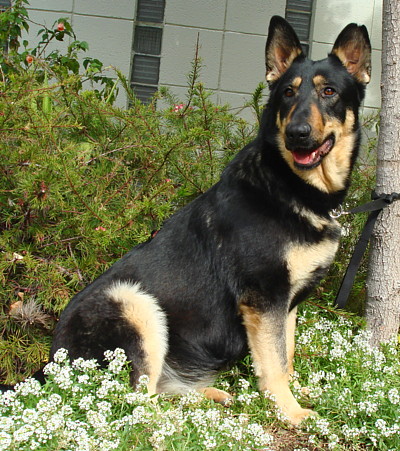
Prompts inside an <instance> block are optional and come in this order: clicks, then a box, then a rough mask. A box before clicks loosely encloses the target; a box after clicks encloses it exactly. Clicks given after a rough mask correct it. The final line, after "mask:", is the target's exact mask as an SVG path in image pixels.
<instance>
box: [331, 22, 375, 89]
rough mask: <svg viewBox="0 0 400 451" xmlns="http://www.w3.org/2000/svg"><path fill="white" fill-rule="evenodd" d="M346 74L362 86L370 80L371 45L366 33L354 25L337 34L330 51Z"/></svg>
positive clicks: (361, 27) (362, 27)
mask: <svg viewBox="0 0 400 451" xmlns="http://www.w3.org/2000/svg"><path fill="white" fill-rule="evenodd" d="M332 54H333V55H336V56H337V57H338V58H339V59H340V61H341V62H342V63H343V65H344V66H345V67H346V69H347V70H348V72H349V73H350V74H352V75H354V77H355V78H356V79H357V80H358V81H359V82H360V83H363V84H365V85H366V84H367V83H369V81H370V79H371V43H370V41H369V36H368V31H367V29H366V28H365V27H364V25H362V26H360V27H359V26H358V25H357V24H355V23H351V24H349V25H347V27H346V28H344V30H343V31H342V32H341V33H340V34H339V36H338V38H337V39H336V42H335V44H334V46H333V49H332Z"/></svg>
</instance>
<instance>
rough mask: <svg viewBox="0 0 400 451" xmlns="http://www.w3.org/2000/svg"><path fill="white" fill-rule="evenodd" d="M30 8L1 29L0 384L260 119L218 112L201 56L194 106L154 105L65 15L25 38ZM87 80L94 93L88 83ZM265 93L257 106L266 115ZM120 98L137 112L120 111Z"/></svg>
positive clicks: (356, 194) (44, 346)
mask: <svg viewBox="0 0 400 451" xmlns="http://www.w3.org/2000/svg"><path fill="white" fill-rule="evenodd" d="M26 3H27V2H26V1H24V0H18V1H17V2H15V4H14V6H13V9H11V10H8V11H6V13H3V14H2V15H1V22H0V25H1V28H0V43H1V44H2V47H3V48H4V49H7V51H5V52H3V53H2V55H1V58H0V63H1V80H0V90H1V94H0V132H1V136H2V138H1V147H0V174H1V176H0V278H1V287H0V378H1V379H2V380H3V381H5V382H7V383H11V382H15V381H16V380H20V379H22V378H24V377H26V375H29V374H32V372H34V371H35V370H36V369H37V368H38V367H39V366H40V365H41V364H43V362H45V361H46V360H47V354H48V349H49V343H50V339H51V331H52V329H53V327H54V324H55V322H56V321H57V318H58V315H59V314H60V312H61V311H62V310H63V308H64V307H65V306H66V304H67V303H68V301H69V299H70V298H71V297H72V296H73V294H74V293H76V292H77V291H79V290H80V289H82V288H83V287H84V286H85V285H87V284H88V283H89V282H90V281H91V280H93V279H94V278H95V277H96V276H98V275H99V274H101V273H102V272H103V271H104V270H105V269H106V268H108V267H109V266H110V264H112V262H114V261H115V260H116V259H118V258H119V257H121V256H122V255H123V254H124V253H126V252H127V251H128V250H129V249H130V248H131V247H132V246H134V245H135V244H137V243H139V242H142V241H144V240H146V239H148V238H149V237H150V235H151V233H152V232H153V231H155V230H158V229H159V228H160V227H161V225H162V222H163V221H164V220H165V219H166V218H167V217H168V216H169V215H170V214H171V213H173V211H174V210H176V209H177V208H179V207H180V206H182V205H184V204H185V203H187V202H189V201H190V200H191V199H193V198H194V197H195V196H197V195H199V194H201V193H202V192H204V191H205V190H207V189H208V188H209V187H210V186H211V185H212V184H213V183H215V182H216V181H217V180H218V178H219V174H220V172H221V170H222V169H223V167H224V166H225V165H226V164H227V162H228V161H229V160H230V159H231V158H232V157H233V155H234V154H235V153H236V152H237V151H238V150H240V149H241V148H242V147H243V146H244V145H245V144H247V143H248V142H249V141H250V140H251V139H252V137H253V136H254V135H255V133H256V128H255V126H256V125H257V124H256V123H257V122H258V121H257V120H255V121H254V122H255V125H253V124H248V123H246V122H245V121H244V120H243V119H241V118H240V117H238V116H237V115H235V114H234V113H233V112H232V111H230V109H229V107H228V106H220V105H216V104H214V103H213V101H212V99H211V95H210V93H209V92H208V91H207V90H206V89H205V87H204V86H203V84H202V83H201V81H200V73H201V62H200V60H199V58H198V56H197V55H194V60H193V65H192V68H191V70H190V72H189V74H188V91H187V96H186V98H185V99H184V100H182V99H177V98H175V97H174V96H172V95H171V94H170V93H169V92H168V90H166V89H161V90H160V92H159V93H158V94H157V95H156V96H155V98H154V99H153V101H152V102H151V103H150V104H149V105H143V104H142V103H140V102H139V101H138V100H137V99H136V98H135V96H134V94H133V92H132V91H131V89H130V88H129V85H128V83H127V81H126V79H125V78H124V76H123V75H122V74H121V73H119V72H118V71H117V70H113V69H109V70H108V72H107V71H106V70H105V69H104V68H103V65H102V63H101V62H100V61H98V60H97V59H95V58H92V57H88V56H85V52H86V51H87V50H88V48H89V46H88V44H87V43H86V42H83V41H79V40H77V39H76V36H75V35H74V32H73V30H72V28H71V26H70V24H69V23H68V22H67V21H66V20H65V19H62V18H61V19H60V20H59V21H58V22H57V23H55V24H54V26H53V27H52V28H51V29H47V28H43V29H42V30H40V31H39V36H40V40H39V44H38V45H37V46H36V47H34V48H30V47H29V42H28V41H22V38H21V36H22V33H23V31H24V30H25V31H29V18H28V14H27V12H26V9H25V5H26ZM66 37H68V38H69V39H70V42H71V44H70V45H69V46H68V49H67V52H66V53H65V54H61V53H60V52H59V51H58V50H54V51H52V52H47V48H48V45H49V43H50V42H51V41H54V40H60V41H61V40H63V39H65V38H66ZM88 83H90V84H92V87H93V89H91V90H86V89H85V88H84V86H87V84H88ZM263 89H264V86H263V85H262V84H260V85H259V86H258V87H257V89H256V90H255V92H254V95H253V98H252V99H251V101H250V102H249V104H248V105H247V106H248V107H251V108H252V109H253V111H254V112H255V119H259V116H260V114H261V112H262V107H261V103H262V95H263ZM118 90H124V91H125V92H126V93H127V95H128V98H129V102H130V108H128V109H126V110H122V109H119V108H116V107H114V106H113V101H114V100H115V96H116V95H117V93H118ZM161 98H162V99H163V104H164V105H167V106H166V107H165V108H164V109H162V110H160V109H157V108H156V107H157V102H159V101H160V99H161ZM368 122H369V123H370V124H372V125H373V124H375V121H374V120H373V119H368ZM372 125H371V126H372ZM369 148H370V149H371V148H374V142H373V141H372V142H370V145H369ZM364 157H365V158H364V159H363V160H362V161H361V163H360V164H359V166H358V167H357V169H356V171H355V173H354V182H353V186H352V191H351V193H350V195H349V202H350V204H352V205H354V204H357V203H359V202H361V201H364V200H367V199H366V198H368V196H369V192H370V188H371V186H372V184H373V177H372V176H371V174H372V170H371V168H372V167H373V165H372V164H371V158H370V155H369V153H368V152H367V153H365V155H364ZM343 221H345V222H344V226H345V229H346V230H349V232H348V234H347V236H345V237H344V240H343V242H342V247H341V250H340V252H339V254H338V258H337V260H336V262H335V264H334V265H333V268H332V270H331V272H330V274H329V275H328V277H327V279H326V281H325V282H324V285H323V287H322V289H321V290H320V291H319V292H318V298H319V300H318V302H322V303H331V299H332V293H334V292H335V291H336V289H337V288H338V281H339V280H340V275H341V274H342V273H343V271H344V268H345V265H346V262H347V259H348V254H349V252H350V251H351V248H352V246H353V245H354V241H355V238H356V236H357V231H358V230H359V229H360V228H361V227H362V224H363V221H364V218H362V217H357V218H350V217H345V218H344V220H343ZM363 271H364V270H363ZM363 271H361V273H360V276H359V279H358V281H357V284H356V289H355V290H354V295H353V301H354V300H355V302H353V305H354V310H356V311H359V310H360V308H361V307H360V304H362V302H361V303H360V302H359V301H360V300H361V301H362V299H363V295H364V293H363V290H364V288H363V280H364V279H363ZM321 298H322V301H321Z"/></svg>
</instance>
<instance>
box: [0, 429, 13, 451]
mask: <svg viewBox="0 0 400 451" xmlns="http://www.w3.org/2000/svg"><path fill="white" fill-rule="evenodd" d="M11 443H12V437H11V435H10V434H8V433H7V432H5V431H2V430H0V450H1V451H3V450H4V451H7V450H9V449H10V448H11Z"/></svg>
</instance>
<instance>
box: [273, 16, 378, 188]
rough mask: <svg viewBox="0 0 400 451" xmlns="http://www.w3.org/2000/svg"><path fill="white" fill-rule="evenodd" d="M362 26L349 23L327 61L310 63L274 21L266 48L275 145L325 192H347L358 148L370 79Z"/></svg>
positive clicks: (368, 53) (287, 28)
mask: <svg viewBox="0 0 400 451" xmlns="http://www.w3.org/2000/svg"><path fill="white" fill-rule="evenodd" d="M370 61H371V45H370V41H369V37H368V32H367V30H366V28H365V27H364V26H357V25H356V24H349V25H347V27H346V28H344V30H343V31H342V32H341V33H340V34H339V36H338V38H337V39H336V42H335V44H334V46H333V49H332V52H331V53H330V54H329V55H328V57H327V58H326V59H324V60H321V61H311V60H309V59H307V58H306V57H305V55H304V53H303V51H302V48H301V45H300V41H299V39H298V37H297V35H296V33H295V32H294V30H293V28H292V27H291V26H290V25H289V24H288V23H287V22H286V21H285V20H284V19H282V18H281V17H277V16H275V17H273V18H272V20H271V23H270V27H269V34H268V39H267V45H266V68H267V75H266V77H267V81H268V83H269V85H270V89H271V96H270V101H269V103H268V105H267V108H271V109H272V110H273V115H274V120H276V126H277V145H278V147H279V150H280V153H281V155H282V156H283V158H284V160H285V161H286V162H287V164H288V165H289V167H290V168H291V169H292V171H293V172H295V173H296V174H297V175H298V176H299V177H301V178H302V179H303V180H304V181H306V182H307V183H309V184H310V185H313V186H315V187H316V188H318V189H319V190H321V191H324V192H327V193H333V192H337V191H340V190H343V189H344V188H345V187H346V185H347V183H348V179H349V175H350V172H351V168H352V165H353V162H354V160H355V156H356V155H355V153H356V152H357V148H358V140H359V130H358V108H359V106H360V103H361V101H362V99H363V98H364V91H365V85H366V84H367V83H368V82H369V80H370Z"/></svg>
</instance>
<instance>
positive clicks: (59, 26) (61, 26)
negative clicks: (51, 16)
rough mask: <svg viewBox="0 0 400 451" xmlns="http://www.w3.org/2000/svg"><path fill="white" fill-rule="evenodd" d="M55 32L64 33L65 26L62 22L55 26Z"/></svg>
mask: <svg viewBox="0 0 400 451" xmlns="http://www.w3.org/2000/svg"><path fill="white" fill-rule="evenodd" d="M57 30H58V31H64V30H65V25H64V24H63V23H62V22H59V23H58V24H57Z"/></svg>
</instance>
